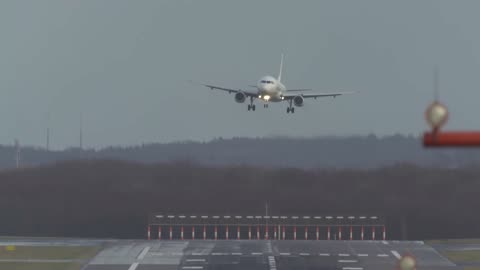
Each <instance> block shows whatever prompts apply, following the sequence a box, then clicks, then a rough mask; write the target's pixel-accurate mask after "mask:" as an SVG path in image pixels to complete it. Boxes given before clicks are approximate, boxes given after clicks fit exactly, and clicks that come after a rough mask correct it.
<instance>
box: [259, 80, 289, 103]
mask: <svg viewBox="0 0 480 270" xmlns="http://www.w3.org/2000/svg"><path fill="white" fill-rule="evenodd" d="M257 90H258V98H259V99H262V100H264V101H266V102H270V101H272V102H279V101H282V100H283V94H284V93H285V91H286V88H285V86H284V85H283V84H282V83H281V82H280V81H278V80H277V79H275V78H274V77H272V76H264V77H262V78H261V79H260V80H259V81H258V83H257Z"/></svg>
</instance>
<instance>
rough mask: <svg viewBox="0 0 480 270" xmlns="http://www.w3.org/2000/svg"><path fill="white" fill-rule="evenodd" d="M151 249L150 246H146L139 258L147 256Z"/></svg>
mask: <svg viewBox="0 0 480 270" xmlns="http://www.w3.org/2000/svg"><path fill="white" fill-rule="evenodd" d="M149 250H150V247H145V248H144V249H143V250H142V252H140V254H139V255H138V257H137V260H143V258H145V255H147V253H148V251H149Z"/></svg>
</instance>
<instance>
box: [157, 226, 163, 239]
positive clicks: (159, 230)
mask: <svg viewBox="0 0 480 270" xmlns="http://www.w3.org/2000/svg"><path fill="white" fill-rule="evenodd" d="M158 240H162V225H160V226H158Z"/></svg>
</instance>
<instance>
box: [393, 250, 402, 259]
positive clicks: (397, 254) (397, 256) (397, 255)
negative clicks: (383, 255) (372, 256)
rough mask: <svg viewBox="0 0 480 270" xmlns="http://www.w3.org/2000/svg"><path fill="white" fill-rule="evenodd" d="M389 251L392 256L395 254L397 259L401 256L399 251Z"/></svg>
mask: <svg viewBox="0 0 480 270" xmlns="http://www.w3.org/2000/svg"><path fill="white" fill-rule="evenodd" d="M390 252H392V254H393V256H395V258H397V259H399V260H400V259H401V258H402V256H400V253H398V252H397V251H396V250H392V251H390Z"/></svg>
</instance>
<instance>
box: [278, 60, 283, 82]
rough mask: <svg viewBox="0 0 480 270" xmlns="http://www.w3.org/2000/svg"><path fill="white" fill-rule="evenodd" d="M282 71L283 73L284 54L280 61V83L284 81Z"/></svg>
mask: <svg viewBox="0 0 480 270" xmlns="http://www.w3.org/2000/svg"><path fill="white" fill-rule="evenodd" d="M282 71H283V53H282V58H281V59H280V71H279V72H278V81H279V82H280V81H282Z"/></svg>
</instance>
